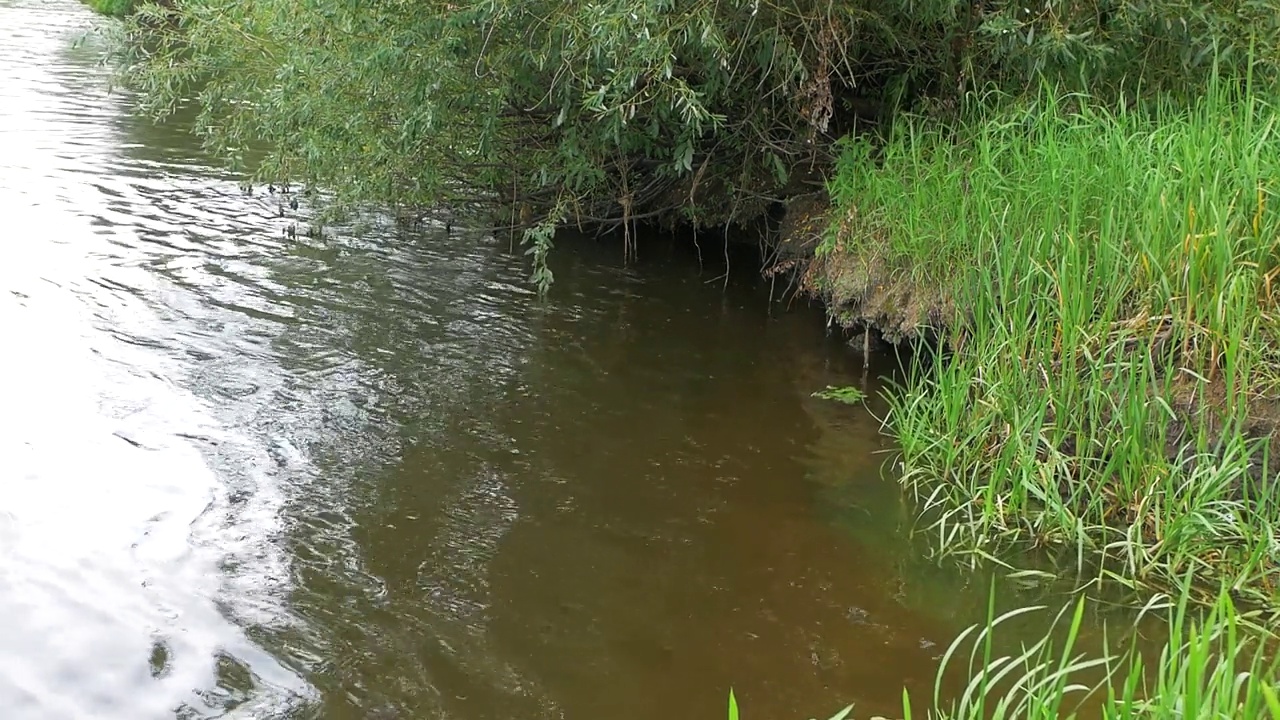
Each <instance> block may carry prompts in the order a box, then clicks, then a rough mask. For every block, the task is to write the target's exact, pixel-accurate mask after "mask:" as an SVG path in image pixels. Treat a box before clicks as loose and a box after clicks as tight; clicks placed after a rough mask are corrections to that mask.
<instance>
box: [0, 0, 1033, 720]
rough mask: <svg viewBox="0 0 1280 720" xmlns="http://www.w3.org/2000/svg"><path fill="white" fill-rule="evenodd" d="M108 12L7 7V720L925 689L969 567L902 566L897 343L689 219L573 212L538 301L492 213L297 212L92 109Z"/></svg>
mask: <svg viewBox="0 0 1280 720" xmlns="http://www.w3.org/2000/svg"><path fill="white" fill-rule="evenodd" d="M90 22H91V20H90V16H89V15H88V13H87V11H86V10H84V9H83V8H81V7H80V6H79V5H78V4H76V3H75V2H73V1H72V0H67V1H66V2H37V1H36V0H0V26H4V27H6V28H16V30H15V32H16V33H17V35H18V36H20V37H21V38H22V39H23V42H21V43H19V44H17V45H9V46H5V45H0V72H8V73H9V74H11V75H13V76H14V77H16V78H18V79H17V81H15V82H9V81H6V83H5V84H4V86H3V87H0V96H2V98H0V99H3V100H4V101H5V104H4V106H3V107H2V108H0V137H3V138H4V139H5V142H6V146H7V147H15V148H21V150H22V152H15V153H9V154H7V155H6V156H5V157H3V158H0V202H2V203H3V206H2V207H3V209H4V211H5V212H6V213H7V217H8V218H9V220H10V221H11V222H12V223H14V226H15V227H20V228H21V229H22V230H21V234H22V236H23V238H24V243H25V244H24V245H23V247H22V249H21V250H19V251H15V253H14V255H13V256H11V257H8V258H6V263H5V265H4V266H3V267H2V268H0V290H2V291H3V292H0V311H3V312H4V313H5V315H4V318H5V321H6V324H5V333H6V339H7V341H8V342H9V346H10V347H15V348H22V351H21V352H18V353H14V354H13V355H14V356H15V359H12V360H9V361H8V362H9V364H8V365H6V367H5V371H4V374H3V379H2V380H0V398H2V399H3V400H4V401H5V406H6V407H7V408H10V409H11V410H10V412H9V413H8V418H6V422H5V424H4V426H3V429H4V433H3V436H2V437H3V438H4V442H5V444H4V445H3V448H4V451H5V452H6V453H7V455H6V458H18V460H17V461H14V462H12V463H10V464H9V465H8V466H7V467H6V468H5V469H4V473H5V475H4V482H3V483H0V485H2V486H3V487H4V488H5V491H4V495H3V496H2V499H3V504H0V543H2V545H0V550H3V551H4V552H0V577H2V578H3V579H4V582H0V610H3V613H0V616H2V617H5V618H8V620H5V621H4V622H5V623H7V625H6V627H7V628H8V629H7V630H6V631H5V635H4V637H5V638H6V639H5V640H4V641H3V642H0V667H2V668H3V670H4V672H0V704H2V705H3V706H5V707H6V708H8V709H10V710H9V714H6V717H13V718H15V719H17V720H25V719H26V718H54V717H70V716H76V717H91V716H92V717H102V718H130V719H131V720H136V719H138V718H160V717H173V716H174V709H175V708H185V709H183V710H182V711H181V712H180V713H179V715H180V716H182V717H253V718H271V717H279V718H326V719H329V718H332V719H334V720H346V719H348V718H350V719H352V720H354V719H356V718H361V719H364V718H401V719H403V718H438V717H462V718H469V719H481V718H508V717H526V718H531V717H566V718H585V717H609V718H618V719H619V720H624V719H625V718H652V717H670V718H716V717H720V715H721V713H722V711H723V705H724V697H725V693H726V692H727V689H728V687H729V686H730V685H733V686H734V687H735V688H736V689H737V694H738V697H739V698H740V700H741V701H742V702H743V704H744V706H748V707H750V708H751V712H752V713H753V715H758V716H760V717H779V718H782V717H810V716H817V715H821V714H823V713H824V712H830V711H832V710H834V709H835V708H837V707H839V706H841V705H843V704H844V703H847V702H850V701H853V702H856V704H857V714H858V716H867V715H870V714H873V713H879V714H892V713H894V712H895V710H896V708H897V707H898V702H899V700H900V695H901V689H902V687H903V686H904V684H905V685H907V686H909V687H911V688H913V689H914V690H915V691H916V692H927V691H928V690H929V689H930V688H931V687H932V677H933V673H934V669H935V665H936V662H937V658H938V657H939V656H940V655H941V653H942V651H943V649H944V648H945V646H946V644H947V643H948V642H949V641H950V639H951V638H952V637H953V635H954V634H955V632H956V631H957V630H959V629H960V628H961V627H963V626H964V625H967V624H969V623H970V622H973V621H975V620H978V619H980V618H981V616H982V611H983V609H984V607H985V603H986V598H987V590H988V582H989V580H988V574H987V573H985V572H983V573H963V572H959V571H955V570H949V569H942V568H939V567H937V566H936V565H934V564H932V563H930V562H928V561H926V560H924V559H922V558H921V556H920V553H919V546H918V544H914V543H913V541H912V539H911V537H910V532H909V531H910V528H911V522H912V515H911V509H910V507H909V506H908V505H907V504H906V503H905V502H904V500H903V498H902V496H901V493H900V491H899V490H898V488H897V485H896V484H895V483H894V481H893V478H892V477H891V475H890V474H889V473H886V472H885V468H884V467H883V466H884V463H885V462H886V460H888V459H889V458H891V457H892V455H891V450H892V448H891V446H890V445H889V444H888V443H887V441H886V440H885V439H884V438H883V437H882V436H881V435H880V434H879V432H878V430H879V422H878V421H877V420H876V418H875V416H874V413H876V412H881V413H882V412H883V409H884V408H883V405H881V404H879V401H878V400H876V399H875V397H874V396H875V393H876V392H878V389H879V385H878V384H877V381H876V379H875V378H876V377H877V376H878V375H879V374H881V373H883V372H889V367H888V366H884V367H877V368H873V369H872V372H871V373H870V374H869V375H866V377H867V379H866V380H865V381H864V379H863V378H864V372H863V368H862V363H861V359H860V358H858V357H857V356H856V355H855V354H853V353H851V352H850V351H849V349H848V348H847V347H845V346H844V345H843V343H842V342H841V341H840V339H839V338H837V337H830V336H828V335H827V334H826V331H825V324H824V322H823V318H822V314H821V312H820V311H819V310H818V309H817V308H814V307H806V306H803V305H802V304H799V303H797V304H795V305H794V306H791V307H788V306H787V305H786V304H782V303H777V302H773V303H771V302H770V300H769V293H768V289H767V286H766V285H765V284H763V282H762V281H760V280H758V276H757V275H756V273H755V272H754V271H753V270H751V269H745V266H744V269H743V270H741V271H736V270H735V272H734V273H732V274H731V275H730V276H729V282H728V283H727V284H725V283H724V282H722V280H719V279H716V278H717V276H719V275H722V270H721V269H718V268H716V267H715V266H714V265H713V262H712V260H710V258H709V257H708V259H707V265H706V266H705V267H704V268H702V269H700V268H699V266H698V263H697V262H696V260H695V258H693V257H692V256H691V254H690V251H689V250H688V249H687V248H686V247H685V246H683V245H671V246H663V245H660V244H655V245H646V246H642V248H641V250H642V254H641V258H640V261H639V262H638V263H635V264H632V265H629V266H628V265H624V264H623V263H622V261H621V260H622V258H621V252H620V249H619V248H618V247H617V246H616V245H613V244H609V243H597V242H592V241H590V240H587V239H582V238H578V239H573V238H568V237H566V238H561V239H559V240H558V241H557V252H556V253H555V254H554V256H553V260H552V261H553V264H554V270H555V273H556V278H557V281H556V284H555V286H554V288H553V289H552V292H551V294H550V296H549V297H548V298H546V299H545V300H540V299H538V298H537V297H536V296H535V295H534V294H533V293H532V291H531V290H530V288H529V285H528V283H527V281H526V276H527V268H526V266H525V265H524V260H523V258H522V257H521V256H520V254H519V252H515V253H512V252H510V251H509V249H508V247H507V245H506V243H505V242H502V241H498V240H494V239H493V238H489V237H483V236H472V235H467V234H465V233H463V234H453V235H448V234H446V233H444V232H443V231H442V230H440V229H430V228H428V229H425V230H423V231H421V232H416V233H405V232H403V231H400V230H397V229H395V228H394V227H393V226H391V225H389V224H376V223H375V224H373V225H372V226H371V228H370V229H366V230H362V231H361V232H355V231H353V230H352V229H351V228H343V227H338V228H333V229H332V231H331V232H330V233H329V234H327V235H326V236H325V237H324V238H319V239H309V238H302V237H299V238H297V239H296V240H290V239H286V238H285V237H283V235H282V230H283V229H284V228H285V227H287V225H288V224H290V223H295V222H297V223H305V221H306V210H307V209H306V207H305V204H304V207H303V208H302V209H301V210H300V211H299V212H298V213H296V214H295V213H293V211H290V212H289V213H286V214H285V216H283V217H282V216H281V213H280V211H279V200H278V198H277V197H275V196H272V195H269V194H266V195H264V194H263V193H261V192H257V193H255V194H252V195H246V194H244V193H242V192H241V191H240V190H239V189H238V187H237V184H236V182H235V180H234V179H233V178H231V177H230V176H228V175H227V174H225V173H222V172H220V171H218V170H216V169H215V168H214V167H213V166H212V165H211V164H210V163H209V161H208V159H207V158H205V157H204V156H203V154H202V153H201V152H200V150H199V143H198V141H197V140H195V139H194V138H192V137H191V136H190V134H189V133H187V132H186V131H185V129H184V128H183V126H182V125H181V123H179V124H176V125H168V126H163V127H158V128H157V127H155V126H153V125H151V124H149V123H147V122H146V121H144V120H142V119H139V118H138V117H136V116H135V115H133V114H132V113H131V109H130V99H129V97H128V96H127V95H123V94H117V95H112V96H108V95H107V94H106V93H105V84H106V78H105V75H104V71H103V70H102V69H101V68H99V67H97V61H98V57H99V55H98V54H97V53H100V52H101V48H100V47H98V48H96V49H95V46H94V45H93V43H91V42H82V43H78V44H77V43H76V42H75V38H76V37H77V36H78V35H79V34H80V33H81V32H82V30H83V28H85V27H87V26H88V24H89V23H90ZM863 382H866V383H867V386H866V387H865V389H866V390H867V391H869V392H870V393H872V395H873V399H872V401H871V403H870V404H869V407H867V408H848V407H843V406H837V405H833V404H831V403H829V402H825V401H820V400H817V399H815V398H813V397H811V395H812V393H813V392H814V391H816V390H820V389H822V388H823V387H825V386H826V385H829V384H830V385H844V384H859V383H863ZM15 408H16V410H13V409H15ZM72 453H78V454H79V455H78V457H80V458H86V459H82V460H79V461H76V462H71V461H70V460H69V459H68V458H69V457H71V454H72ZM147 538H150V540H148V539H147ZM1004 597H1005V601H1008V602H1015V601H1016V600H1017V599H1018V597H1019V596H1017V595H1015V594H1012V593H1009V594H1006V595H1005V596H1004ZM36 607H38V608H39V610H38V611H37V610H34V609H33V608H36ZM19 619H22V621H24V622H25V621H28V620H29V621H31V622H29V623H27V626H29V627H30V628H35V629H34V630H30V631H24V632H23V633H17V631H16V630H14V628H16V627H17V625H14V623H17V622H19V621H20V620H19ZM42 633H43V635H42ZM50 637H53V638H62V640H58V641H57V642H53V643H50V642H42V638H43V639H45V640H47V639H48V638H50ZM89 658H92V659H89ZM99 671H101V672H99ZM89 676H94V679H92V681H91V680H90V678H89ZM104 678H105V679H104ZM67 698H73V700H68V699H67ZM68 708H70V709H68ZM68 713H69V714H68Z"/></svg>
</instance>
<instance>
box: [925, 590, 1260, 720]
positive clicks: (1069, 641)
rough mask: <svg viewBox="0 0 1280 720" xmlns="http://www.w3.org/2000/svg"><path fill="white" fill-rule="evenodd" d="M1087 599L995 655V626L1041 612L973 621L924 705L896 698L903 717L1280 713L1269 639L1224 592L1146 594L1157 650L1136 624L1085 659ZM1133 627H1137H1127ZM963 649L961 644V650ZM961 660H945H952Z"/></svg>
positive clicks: (1174, 717) (1023, 719)
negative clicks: (1202, 608) (1159, 626)
mask: <svg viewBox="0 0 1280 720" xmlns="http://www.w3.org/2000/svg"><path fill="white" fill-rule="evenodd" d="M1085 605H1086V601H1085V599H1084V598H1083V597H1082V598H1080V599H1078V600H1076V601H1075V602H1074V603H1071V604H1068V605H1067V606H1065V607H1064V608H1063V609H1062V610H1061V611H1059V612H1058V613H1057V615H1055V616H1054V617H1053V619H1052V622H1051V623H1050V629H1049V630H1048V631H1047V632H1046V633H1045V634H1044V636H1043V637H1041V638H1040V639H1039V640H1037V641H1035V642H1032V643H1030V644H1024V645H1023V646H1021V647H1020V648H1019V649H1018V650H1016V651H1014V652H1013V653H1003V652H1002V651H1001V650H1000V649H999V647H998V643H997V641H996V636H997V634H998V633H999V630H1000V628H1001V626H1002V625H1005V624H1006V623H1008V622H1009V621H1011V620H1013V619H1015V618H1018V617H1020V616H1023V615H1028V614H1040V613H1044V612H1045V611H1046V608H1045V607H1043V606H1037V607H1028V608H1022V609H1018V610H1013V611H1010V612H1006V613H1003V614H1001V615H998V616H997V615H996V614H995V611H994V609H992V610H990V611H989V614H988V617H987V620H986V622H985V623H983V624H981V625H973V626H971V627H969V628H968V629H967V630H965V631H964V632H962V633H960V635H959V636H958V637H957V638H956V639H955V641H953V642H952V644H951V645H950V647H948V648H947V651H946V653H945V654H944V655H943V660H942V663H941V666H940V667H939V669H938V673H937V676H936V677H937V679H936V681H935V684H934V693H933V697H932V698H931V702H930V704H929V705H928V706H927V707H928V709H927V710H925V711H924V712H923V713H919V714H913V711H912V703H911V700H910V697H909V696H908V695H907V694H906V693H905V692H904V695H903V718H904V720H911V718H913V717H925V718H930V719H931V720H944V719H945V720H980V719H981V720H1001V719H1003V718H1009V719H1013V718H1017V719H1018V720H1058V719H1059V718H1068V717H1078V716H1080V715H1081V714H1084V715H1085V716H1088V717H1098V718H1102V719H1103V720H1122V719H1123V720H1131V719H1134V718H1148V719H1150V720H1181V719H1183V718H1224V719H1229V718H1239V719H1240V720H1245V719H1246V718H1247V719H1258V720H1261V719H1263V718H1270V719H1271V720H1280V701H1277V690H1278V687H1280V686H1278V685H1277V683H1278V682H1280V676H1277V672H1276V671H1277V668H1278V664H1277V658H1276V655H1275V653H1274V648H1268V647H1267V641H1268V640H1274V636H1273V635H1271V633H1270V631H1268V630H1267V629H1266V628H1265V627H1263V626H1262V625H1261V624H1260V622H1259V620H1260V617H1259V616H1258V615H1257V614H1256V613H1241V612H1239V611H1238V610H1237V608H1236V606H1235V604H1234V603H1233V602H1232V600H1231V597H1230V594H1229V593H1228V592H1225V591H1224V592H1221V593H1219V594H1218V595H1217V596H1216V597H1215V599H1214V601H1213V603H1212V605H1210V606H1209V608H1208V611H1207V612H1206V613H1203V614H1197V613H1196V612H1194V610H1193V609H1192V595H1191V594H1190V593H1189V592H1187V591H1185V590H1184V591H1183V592H1180V593H1179V595H1178V596H1177V598H1176V599H1173V600H1172V601H1171V599H1170V598H1169V597H1157V598H1153V599H1152V601H1151V602H1149V603H1148V604H1147V606H1146V607H1144V608H1143V610H1142V612H1141V613H1139V615H1138V619H1139V620H1141V618H1142V617H1143V616H1145V615H1146V614H1149V613H1162V614H1163V615H1164V616H1165V619H1166V623H1165V631H1166V632H1167V638H1166V639H1165V642H1164V643H1163V645H1162V647H1160V648H1159V650H1158V652H1155V653H1151V652H1146V653H1144V652H1143V651H1142V650H1140V648H1139V645H1138V643H1137V642H1136V630H1135V629H1134V628H1130V629H1127V630H1125V631H1123V632H1121V633H1120V635H1121V637H1128V638H1129V640H1128V643H1127V646H1126V647H1123V648H1116V649H1112V648H1104V650H1103V651H1102V653H1101V654H1100V655H1097V656H1093V657H1090V656H1087V655H1085V654H1084V653H1081V652H1080V651H1079V650H1078V648H1077V640H1078V638H1079V636H1080V630H1081V627H1082V624H1083V619H1084V616H1085V615H1084V613H1085ZM1135 627H1136V625H1135ZM966 649H967V650H968V652H967V654H966V652H965V651H966ZM960 662H964V665H963V666H959V665H957V666H955V667H952V664H953V663H960ZM952 671H959V674H960V676H961V678H962V680H963V681H964V682H963V690H962V691H961V692H960V693H959V695H958V696H957V697H953V698H946V697H944V696H943V693H942V690H941V688H942V686H943V683H944V679H945V678H946V677H947V674H948V673H949V672H952Z"/></svg>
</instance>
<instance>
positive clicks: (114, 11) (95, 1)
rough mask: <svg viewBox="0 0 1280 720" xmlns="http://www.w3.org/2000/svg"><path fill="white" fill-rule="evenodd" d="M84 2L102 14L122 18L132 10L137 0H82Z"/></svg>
mask: <svg viewBox="0 0 1280 720" xmlns="http://www.w3.org/2000/svg"><path fill="white" fill-rule="evenodd" d="M84 3H85V4H86V5H88V6H89V7H91V8H93V9H94V10H95V11H96V12H99V13H101V14H103V15H107V16H109V17H117V18H123V17H127V16H128V15H129V14H131V13H132V12H133V9H134V7H136V6H137V4H138V0H84Z"/></svg>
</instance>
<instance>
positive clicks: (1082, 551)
mask: <svg viewBox="0 0 1280 720" xmlns="http://www.w3.org/2000/svg"><path fill="white" fill-rule="evenodd" d="M1274 97H1275V96H1274V95H1264V94H1259V93H1255V92H1248V91H1244V90H1241V89H1239V88H1228V87H1225V86H1216V87H1213V88H1212V89H1211V90H1210V91H1208V92H1206V93H1205V94H1204V95H1203V96H1202V97H1200V98H1199V99H1198V100H1196V101H1194V103H1193V104H1191V105H1190V106H1189V107H1188V106H1186V105H1185V104H1184V105H1181V106H1179V105H1174V104H1172V103H1169V102H1160V101H1153V102H1151V103H1145V104H1132V105H1130V106H1127V107H1124V108H1121V109H1118V110H1113V109H1108V108H1105V107H1100V106H1098V105H1096V104H1093V103H1091V102H1089V101H1088V99H1087V98H1082V97H1058V96H1055V95H1054V94H1053V93H1049V92H1045V93H1043V94H1042V95H1040V96H1039V97H1037V98H1035V99H1033V100H1030V101H1025V102H1020V103H1014V102H999V103H984V105H985V106H987V107H993V106H998V107H1000V108H1002V109H1001V110H999V111H989V112H986V113H983V114H982V115H981V116H978V117H974V118H972V119H971V120H970V121H969V122H966V123H963V124H962V125H960V126H959V127H958V128H956V127H952V128H944V127H941V126H939V125H937V124H934V123H932V122H930V121H928V120H925V119H916V118H906V119H904V120H902V121H900V122H899V123H898V124H897V126H896V127H895V129H894V130H893V131H892V133H891V135H890V136H889V137H888V138H887V139H885V142H884V143H883V144H876V145H873V144H871V143H867V142H863V141H856V142H848V143H846V144H845V146H844V148H843V153H842V156H841V160H840V163H839V167H838V172H837V175H836V177H835V179H834V180H833V182H832V183H831V193H832V198H833V203H834V206H835V207H836V208H837V218H836V221H835V223H834V226H833V232H832V233H831V235H830V238H829V240H828V242H827V244H826V245H825V246H824V247H823V248H822V249H821V250H820V253H822V254H823V255H824V256H826V257H828V258H831V257H835V258H839V257H842V256H843V257H848V258H850V259H851V260H850V261H858V262H866V261H867V259H868V258H870V259H873V261H874V263H875V264H876V265H877V266H878V267H880V274H881V276H882V277H888V278H890V279H891V280H893V279H896V281H898V282H903V283H907V284H914V285H916V286H926V285H927V286H929V287H932V288H935V289H937V290H936V291H937V292H940V293H941V295H942V296H943V297H946V298H947V299H948V300H950V301H951V302H952V303H953V306H954V307H955V308H956V309H957V312H956V313H955V314H954V316H953V317H951V318H950V325H949V328H948V330H947V332H946V338H945V339H946V341H947V347H948V350H947V351H946V352H943V353H939V354H938V355H937V356H936V357H935V358H934V360H932V362H933V366H932V367H931V368H928V372H925V373H923V374H922V377H923V380H922V381H920V382H916V383H911V384H908V385H907V386H905V387H903V388H900V391H899V392H897V393H895V394H894V395H893V397H892V401H891V411H890V416H889V419H888V423H889V427H890V428H891V430H892V431H893V432H894V434H896V436H897V437H898V439H899V441H900V443H901V447H902V464H903V471H904V472H903V478H904V482H905V483H906V484H907V485H908V486H909V487H910V488H912V489H914V491H915V492H916V493H917V495H918V497H919V498H921V499H922V500H923V505H924V509H925V515H926V516H927V517H928V518H930V520H929V523H928V525H927V527H929V529H930V532H931V533H933V534H934V535H935V536H936V542H937V546H938V548H939V549H940V550H942V551H943V552H948V553H961V554H965V553H968V554H970V557H977V556H984V555H988V554H990V553H993V552H995V551H997V550H999V549H1001V548H1002V547H1004V546H1008V545H1010V544H1014V543H1031V544H1039V545H1058V546H1067V547H1070V548H1072V549H1073V550H1074V552H1075V554H1076V556H1077V558H1078V561H1079V565H1080V566H1081V567H1091V568H1096V569H1097V570H1096V572H1097V574H1096V576H1095V577H1096V578H1109V579H1113V580H1118V581H1120V582H1123V583H1125V584H1127V585H1132V586H1139V585H1151V584H1155V585H1164V586H1168V585H1169V584H1170V583H1171V582H1172V581H1173V580H1174V579H1176V578H1179V577H1182V576H1183V575H1184V574H1186V573H1188V572H1189V573H1191V574H1192V575H1193V576H1194V577H1195V578H1197V579H1198V580H1201V581H1204V582H1211V583H1212V584H1214V585H1216V584H1217V581H1219V580H1224V579H1225V580H1226V581H1227V582H1228V583H1229V584H1230V585H1231V586H1233V588H1235V591H1236V592H1238V593H1241V594H1243V595H1245V596H1248V597H1249V598H1250V599H1252V600H1256V601H1261V602H1266V603H1272V604H1280V593H1278V592H1277V589H1276V588H1277V586H1278V585H1280V536H1277V528H1280V491H1277V486H1276V481H1277V479H1280V478H1277V477H1276V473H1275V471H1274V464H1273V463H1272V459H1271V457H1270V456H1269V451H1268V450H1267V443H1266V442H1265V441H1264V439H1262V438H1258V437H1252V435H1256V434H1257V433H1256V432H1251V429H1256V428H1257V427H1265V424H1263V425H1260V424H1259V420H1260V418H1261V416H1262V415H1265V413H1266V412H1268V411H1269V410H1270V411H1274V410H1275V405H1274V404H1268V403H1269V402H1270V401H1269V400H1268V398H1275V396H1276V395H1277V390H1278V389H1280V213H1278V212H1277V204H1278V201H1277V198H1276V194H1277V191H1278V190H1280V120H1278V119H1277V112H1276V105H1275V103H1274V100H1273V98H1274ZM1261 419H1265V418H1261ZM1275 451H1280V448H1277V449H1276V450H1275ZM1269 466H1270V468H1271V469H1269Z"/></svg>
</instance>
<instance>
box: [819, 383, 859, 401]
mask: <svg viewBox="0 0 1280 720" xmlns="http://www.w3.org/2000/svg"><path fill="white" fill-rule="evenodd" d="M813 397H816V398H818V399H820V400H832V401H834V402H840V403H844V404H845V405H858V404H861V403H862V401H864V400H866V399H867V394H866V393H864V392H862V391H861V390H859V389H858V388H856V387H853V386H852V385H844V386H841V387H837V386H835V385H828V386H827V387H826V388H824V389H822V390H819V391H817V392H815V393H813Z"/></svg>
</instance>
